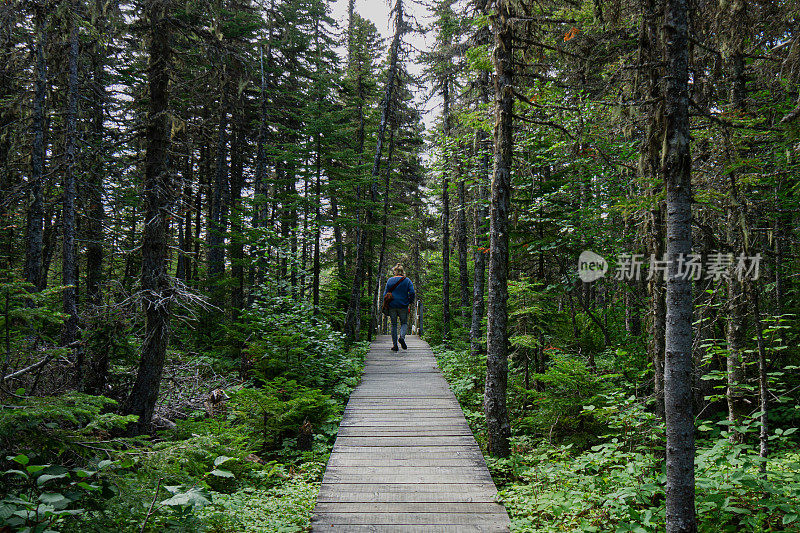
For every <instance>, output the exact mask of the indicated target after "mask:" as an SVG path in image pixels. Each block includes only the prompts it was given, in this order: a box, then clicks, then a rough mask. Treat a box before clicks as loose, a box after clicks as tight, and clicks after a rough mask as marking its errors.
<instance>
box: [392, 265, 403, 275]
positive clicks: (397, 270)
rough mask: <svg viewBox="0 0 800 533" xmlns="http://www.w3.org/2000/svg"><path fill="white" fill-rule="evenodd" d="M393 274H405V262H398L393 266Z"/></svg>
mask: <svg viewBox="0 0 800 533" xmlns="http://www.w3.org/2000/svg"><path fill="white" fill-rule="evenodd" d="M392 274H394V275H395V276H405V275H406V269H405V268H403V263H397V264H396V265H395V266H394V268H392Z"/></svg>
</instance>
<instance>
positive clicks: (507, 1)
mask: <svg viewBox="0 0 800 533" xmlns="http://www.w3.org/2000/svg"><path fill="white" fill-rule="evenodd" d="M512 6H513V2H512V1H511V0H501V1H500V2H498V9H497V11H498V13H497V18H496V20H495V24H496V27H495V50H494V66H495V73H496V77H495V98H496V108H495V109H496V110H495V115H496V119H495V130H494V159H495V166H494V177H493V179H492V203H491V211H490V216H489V250H490V251H489V283H488V285H489V299H488V302H487V304H488V305H487V307H488V316H487V328H486V384H485V389H484V396H483V409H484V412H485V414H486V425H487V429H488V440H489V442H488V451H489V453H490V454H492V455H495V456H498V457H508V456H509V454H510V452H511V450H510V447H509V438H510V436H511V425H510V423H509V420H508V409H507V407H506V387H507V381H508V331H507V330H508V308H507V301H508V262H509V249H508V244H509V236H508V231H509V222H508V219H509V212H510V210H511V164H512V160H513V159H512V157H513V125H514V64H513V27H512V23H511V19H512V17H513V16H514V13H513V7H512Z"/></svg>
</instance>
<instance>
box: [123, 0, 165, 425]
mask: <svg viewBox="0 0 800 533" xmlns="http://www.w3.org/2000/svg"><path fill="white" fill-rule="evenodd" d="M145 9H146V12H147V16H146V19H145V20H146V21H147V22H149V27H150V45H149V48H150V65H149V68H148V84H149V88H150V94H149V109H148V121H147V130H146V135H147V138H146V142H147V152H146V155H145V177H144V187H143V195H144V204H145V217H144V220H145V225H144V235H143V238H142V278H141V283H142V305H143V307H144V311H145V315H146V318H147V322H146V325H145V335H144V341H143V343H142V358H141V361H140V362H139V370H138V373H137V376H136V382H135V383H134V385H133V389H132V390H131V393H130V396H128V399H127V401H126V403H125V408H124V411H125V412H126V413H128V414H135V415H138V416H139V420H138V421H137V422H136V423H134V424H131V425H130V426H129V428H128V431H129V433H131V434H133V435H138V434H142V433H146V432H148V431H149V430H150V425H151V420H152V418H153V409H154V408H155V404H156V400H157V399H158V390H159V386H160V384H161V374H162V372H163V369H164V359H165V357H166V353H167V344H168V342H169V333H170V317H171V300H172V287H171V283H170V279H169V276H168V274H167V268H166V267H167V265H166V258H167V238H168V234H169V215H170V207H171V205H172V200H173V195H174V191H173V183H172V179H171V173H170V169H169V149H170V130H171V121H170V115H169V65H170V57H171V52H172V51H171V49H170V29H171V28H170V25H169V22H168V21H167V19H166V12H167V11H168V10H169V6H168V5H166V3H165V2H163V1H162V0H148V2H147V3H146V4H145Z"/></svg>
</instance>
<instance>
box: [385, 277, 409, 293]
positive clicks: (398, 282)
mask: <svg viewBox="0 0 800 533" xmlns="http://www.w3.org/2000/svg"><path fill="white" fill-rule="evenodd" d="M405 279H406V277H405V276H402V277H401V278H400V279H399V280H397V283H395V284H394V285H392V288H391V289H389V290H388V291H386V292H394V290H395V289H396V288H397V286H398V285H400V284H401V283H403V280H405Z"/></svg>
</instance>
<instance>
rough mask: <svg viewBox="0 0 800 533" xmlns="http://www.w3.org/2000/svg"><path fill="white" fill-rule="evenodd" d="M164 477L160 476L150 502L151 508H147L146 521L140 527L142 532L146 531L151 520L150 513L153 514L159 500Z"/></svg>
mask: <svg viewBox="0 0 800 533" xmlns="http://www.w3.org/2000/svg"><path fill="white" fill-rule="evenodd" d="M163 480H164V478H161V477H160V478H158V483H156V493H155V494H154V495H153V501H152V502H151V503H150V508H149V509H148V510H147V516H145V517H144V522H142V529H140V530H139V531H140V533H144V528H146V527H147V521H148V520H150V515H152V514H153V508H154V507H155V506H156V501H157V500H158V491H159V489H161V482H162V481H163Z"/></svg>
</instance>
